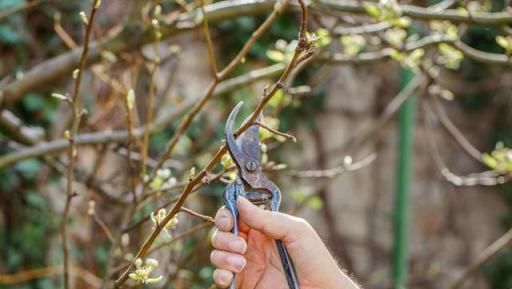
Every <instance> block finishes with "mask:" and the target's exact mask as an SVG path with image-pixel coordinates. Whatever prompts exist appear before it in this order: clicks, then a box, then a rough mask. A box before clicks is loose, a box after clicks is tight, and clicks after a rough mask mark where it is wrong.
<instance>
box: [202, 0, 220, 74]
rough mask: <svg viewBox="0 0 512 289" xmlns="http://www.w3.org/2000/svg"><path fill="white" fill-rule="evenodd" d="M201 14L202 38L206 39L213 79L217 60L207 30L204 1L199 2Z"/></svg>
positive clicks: (208, 30)
mask: <svg viewBox="0 0 512 289" xmlns="http://www.w3.org/2000/svg"><path fill="white" fill-rule="evenodd" d="M201 13H202V16H203V30H204V37H205V38H206V47H207V48H208V58H210V67H211V69H212V75H213V77H217V71H218V69H217V59H216V57H215V51H214V49H213V43H212V37H211V35H210V29H209V28H208V17H207V16H206V11H205V9H204V0H201Z"/></svg>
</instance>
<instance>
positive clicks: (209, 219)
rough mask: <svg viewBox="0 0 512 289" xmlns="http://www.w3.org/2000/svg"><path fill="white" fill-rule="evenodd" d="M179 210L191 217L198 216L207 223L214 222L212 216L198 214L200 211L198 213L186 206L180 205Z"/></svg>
mask: <svg viewBox="0 0 512 289" xmlns="http://www.w3.org/2000/svg"><path fill="white" fill-rule="evenodd" d="M180 210H181V211H182V212H184V213H187V214H189V215H191V216H193V217H196V218H199V219H201V220H203V221H205V222H207V223H210V224H215V220H214V219H213V217H210V216H206V215H203V214H200V213H198V212H196V211H194V210H192V209H189V208H186V207H181V209H180Z"/></svg>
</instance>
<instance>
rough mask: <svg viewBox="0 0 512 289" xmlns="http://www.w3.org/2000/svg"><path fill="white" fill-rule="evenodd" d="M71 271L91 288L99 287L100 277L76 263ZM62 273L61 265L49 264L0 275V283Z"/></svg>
mask: <svg viewBox="0 0 512 289" xmlns="http://www.w3.org/2000/svg"><path fill="white" fill-rule="evenodd" d="M72 267H73V271H75V272H76V277H77V278H80V279H82V280H83V281H85V282H87V283H88V284H89V285H91V286H92V287H93V288H99V287H100V281H101V280H100V279H99V278H98V277H97V276H96V275H94V274H92V273H91V272H89V271H87V270H85V269H84V268H81V267H79V266H77V265H72ZM60 274H62V266H60V265H59V266H49V267H43V268H37V269H30V270H26V271H22V272H17V273H14V274H5V275H0V284H2V285H17V284H20V283H25V282H30V281H32V280H34V279H39V278H44V277H51V276H55V275H60Z"/></svg>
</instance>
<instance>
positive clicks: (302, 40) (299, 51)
mask: <svg viewBox="0 0 512 289" xmlns="http://www.w3.org/2000/svg"><path fill="white" fill-rule="evenodd" d="M299 3H300V5H301V11H302V17H301V25H300V27H301V28H300V32H299V41H298V45H297V47H296V49H295V52H294V54H293V57H292V59H291V61H290V62H289V63H288V65H287V67H286V68H285V70H284V72H283V74H282V75H281V77H280V78H279V80H278V81H277V83H276V84H274V86H273V87H272V89H271V90H270V91H268V92H267V93H266V94H264V96H263V98H262V99H261V101H260V103H259V104H258V106H257V107H256V109H255V111H254V112H253V113H252V114H251V116H250V117H249V118H248V121H247V123H245V125H242V127H240V128H239V129H238V130H237V132H236V133H235V136H237V135H239V134H240V133H243V132H244V131H245V130H247V128H248V127H249V126H250V125H251V124H252V123H253V122H254V121H255V120H256V118H257V117H258V115H260V114H261V111H262V110H263V108H264V107H265V105H266V104H267V103H268V101H269V100H270V99H271V97H272V96H273V95H274V94H275V93H276V92H277V91H278V89H280V88H281V87H282V84H283V82H284V80H285V79H286V78H287V77H288V75H289V74H290V72H291V71H292V70H293V68H295V67H296V66H297V65H298V64H299V62H298V60H299V59H300V58H301V57H302V56H303V53H306V55H307V54H308V53H309V52H310V50H309V49H310V45H311V44H310V43H309V41H308V39H307V35H306V33H307V15H308V14H307V13H308V12H307V7H306V5H305V4H304V2H302V0H299ZM270 17H272V16H270ZM264 23H265V22H264ZM242 51H243V49H242ZM228 67H229V65H228ZM221 74H222V72H221ZM226 151H227V149H226V146H225V145H223V146H222V147H221V148H219V150H218V151H217V153H215V155H214V156H213V157H212V158H211V159H210V161H209V162H208V164H207V165H206V167H205V168H203V169H202V170H201V171H200V172H199V173H198V174H197V175H195V176H191V178H190V180H189V182H188V184H187V185H186V186H185V188H184V189H183V191H182V192H181V194H180V196H179V198H178V200H177V201H176V204H175V205H174V207H173V208H172V209H171V210H170V212H169V213H168V214H167V215H166V216H165V218H164V220H162V222H161V224H162V226H157V227H156V228H155V230H154V231H153V232H152V233H151V235H150V236H149V237H148V238H147V239H146V241H145V242H144V244H143V245H142V246H141V247H140V249H139V251H138V252H137V254H136V255H135V257H134V259H133V260H132V262H131V263H130V265H129V266H128V267H127V268H126V269H125V271H124V272H123V274H122V275H121V276H120V277H119V278H118V279H117V281H116V282H115V287H116V288H118V287H119V286H121V285H122V284H124V282H126V280H127V278H128V274H129V272H130V270H131V268H132V266H133V261H134V260H136V259H137V258H144V257H145V256H146V255H147V253H148V251H149V250H150V249H151V246H152V245H153V243H154V241H155V240H156V238H157V237H158V235H159V234H160V232H161V231H162V227H163V226H165V225H166V224H167V223H168V222H169V221H170V220H171V219H172V218H173V217H174V216H175V215H176V214H177V213H178V212H179V211H180V210H181V207H182V206H183V204H184V202H185V200H186V199H187V197H188V195H189V194H190V193H191V192H192V190H193V189H194V188H195V187H196V185H198V184H199V183H201V182H202V181H203V178H204V177H205V176H206V175H207V172H209V171H211V170H212V169H213V167H214V166H215V165H216V164H217V162H219V161H220V159H221V157H222V156H223V155H224V154H225V153H226Z"/></svg>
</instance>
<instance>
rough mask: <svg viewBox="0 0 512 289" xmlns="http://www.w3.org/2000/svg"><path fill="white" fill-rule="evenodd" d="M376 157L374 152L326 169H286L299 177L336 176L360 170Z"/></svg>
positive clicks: (287, 172)
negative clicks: (358, 159) (354, 160)
mask: <svg viewBox="0 0 512 289" xmlns="http://www.w3.org/2000/svg"><path fill="white" fill-rule="evenodd" d="M375 159H377V155H376V154H374V153H372V154H369V155H368V156H366V157H364V158H363V159H361V160H360V161H357V162H355V163H351V164H343V165H341V166H338V167H334V168H330V169H324V170H286V171H285V174H287V175H290V176H293V177H297V178H334V177H336V176H338V175H341V174H343V173H346V172H353V171H357V170H360V169H362V168H364V167H366V166H368V165H370V164H371V163H372V162H373V161H374V160H375Z"/></svg>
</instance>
